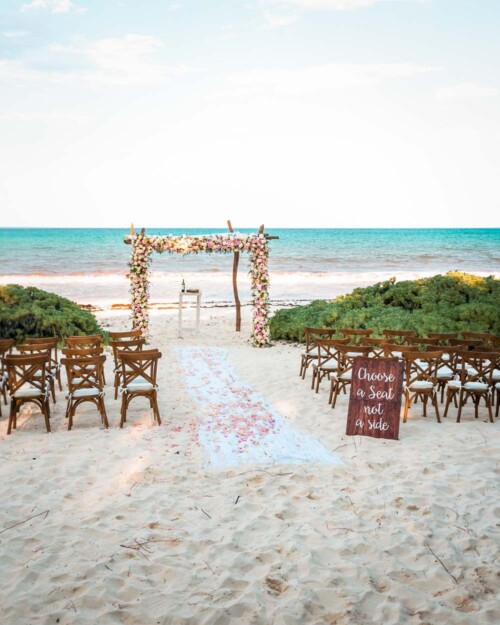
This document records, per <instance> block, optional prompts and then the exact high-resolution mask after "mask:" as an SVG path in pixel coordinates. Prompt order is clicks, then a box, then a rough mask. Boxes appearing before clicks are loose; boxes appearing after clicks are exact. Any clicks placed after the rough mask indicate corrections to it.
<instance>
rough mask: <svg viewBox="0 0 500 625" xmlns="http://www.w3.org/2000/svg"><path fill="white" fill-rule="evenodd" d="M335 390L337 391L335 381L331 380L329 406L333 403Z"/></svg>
mask: <svg viewBox="0 0 500 625" xmlns="http://www.w3.org/2000/svg"><path fill="white" fill-rule="evenodd" d="M334 389H335V380H333V379H331V380H330V394H329V396H328V403H329V404H331V403H332V400H333V392H334Z"/></svg>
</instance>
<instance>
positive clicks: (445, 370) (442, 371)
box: [437, 367, 453, 379]
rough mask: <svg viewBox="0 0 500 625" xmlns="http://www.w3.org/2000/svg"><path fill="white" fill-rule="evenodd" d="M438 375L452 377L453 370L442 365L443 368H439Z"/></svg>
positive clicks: (439, 376)
mask: <svg viewBox="0 0 500 625" xmlns="http://www.w3.org/2000/svg"><path fill="white" fill-rule="evenodd" d="M437 377H438V379H439V378H452V377H453V371H452V370H451V369H450V368H449V367H441V369H438V372H437Z"/></svg>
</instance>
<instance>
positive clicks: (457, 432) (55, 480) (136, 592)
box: [0, 307, 500, 625]
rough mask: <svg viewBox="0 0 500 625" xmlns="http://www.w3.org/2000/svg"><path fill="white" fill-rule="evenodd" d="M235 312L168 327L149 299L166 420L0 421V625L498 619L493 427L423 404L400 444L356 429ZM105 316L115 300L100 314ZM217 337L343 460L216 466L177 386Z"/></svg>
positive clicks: (274, 399) (57, 412) (82, 415)
mask: <svg viewBox="0 0 500 625" xmlns="http://www.w3.org/2000/svg"><path fill="white" fill-rule="evenodd" d="M250 313H251V309H250V308H249V307H245V308H244V309H243V331H242V332H241V334H236V333H235V332H234V331H233V315H234V310H233V309H231V308H228V309H206V310H203V311H202V331H201V334H200V335H198V336H196V335H187V334H186V335H185V336H184V337H183V338H179V337H177V332H176V329H177V317H176V311H172V310H170V311H169V310H162V311H153V313H152V317H151V344H152V345H153V346H155V347H159V348H160V349H161V351H162V353H163V358H162V360H161V361H160V374H159V389H160V390H159V406H160V413H161V417H162V421H163V423H162V425H161V426H160V427H158V426H155V425H153V424H152V416H151V412H150V410H149V407H148V406H147V405H146V402H144V403H141V401H140V400H137V401H136V403H135V406H134V404H133V405H132V409H131V410H130V413H129V417H128V420H127V423H126V424H125V428H124V429H123V430H120V429H118V427H117V425H118V419H119V400H114V399H113V392H112V387H111V386H110V383H111V381H112V359H111V355H108V360H107V363H106V375H107V381H108V386H107V389H106V398H105V401H106V406H107V411H108V417H109V419H110V423H111V428H110V429H109V430H107V431H106V430H104V429H102V428H101V427H100V422H99V418H98V416H97V414H95V413H94V412H93V410H92V408H86V407H82V409H81V411H80V412H79V413H77V416H76V418H75V426H74V429H73V430H72V431H71V432H68V431H67V430H66V421H65V419H64V409H65V405H66V402H65V399H64V394H63V393H59V394H58V401H57V404H56V406H55V407H54V409H53V416H52V428H53V432H52V433H51V434H50V435H48V434H46V433H45V430H44V426H43V419H42V417H41V416H40V415H39V414H37V413H35V412H30V411H29V410H30V409H29V408H25V412H24V413H23V415H22V416H21V417H20V419H19V424H18V430H17V431H14V432H13V434H12V435H11V436H9V437H7V436H6V428H7V419H6V416H5V415H6V413H7V409H4V411H3V415H4V416H3V417H2V419H1V420H0V439H1V440H0V455H1V458H2V467H3V475H2V478H3V479H2V497H1V498H0V519H1V521H0V548H1V552H2V558H1V559H0V580H1V593H0V609H1V613H2V623H3V624H4V625H17V624H22V625H31V624H33V625H34V624H36V625H39V624H40V625H41V624H47V625H48V624H53V623H60V624H61V625H66V624H69V623H72V624H78V625H80V624H81V625H86V624H89V625H90V624H92V625H94V624H97V623H99V625H108V624H115V623H116V624H126V625H135V624H137V625H139V624H141V625H159V624H161V625H163V624H165V625H167V624H168V625H170V624H172V625H177V624H179V625H180V624H182V625H187V624H196V625H198V624H200V625H201V624H206V625H209V624H210V625H211V624H214V625H215V624H218V625H224V624H233V623H234V624H235V623H249V624H250V623H253V624H273V625H301V624H304V623H307V624H316V625H323V624H329V625H333V624H335V625H348V624H349V625H351V624H359V625H361V624H368V623H384V624H385V625H390V624H393V625H399V624H405V623H408V624H415V625H416V624H424V623H425V624H428V625H439V624H443V625H445V624H446V625H450V624H453V625H461V624H464V625H465V624H470V625H476V624H478V623H485V624H486V623H492V624H493V623H498V622H499V620H500V607H499V605H498V600H497V591H496V590H495V589H496V588H498V582H499V578H498V556H499V550H498V545H499V541H498V538H499V524H500V507H499V504H498V478H499V475H498V472H499V465H498V458H499V451H500V430H499V429H498V423H495V424H489V423H487V422H486V414H485V411H484V410H483V411H482V412H481V416H480V418H479V419H478V420H475V419H474V418H473V416H472V415H471V412H470V411H466V412H465V414H464V416H463V419H462V423H460V424H457V423H455V412H454V411H453V410H452V411H451V414H450V415H449V417H448V418H447V419H445V420H444V422H443V423H442V424H438V423H437V422H436V421H435V419H434V418H433V417H432V416H431V417H428V418H423V417H421V416H420V410H419V407H420V406H419V405H417V406H416V407H415V408H414V409H413V411H412V414H411V415H410V418H409V420H408V423H407V424H401V432H400V440H399V441H381V440H376V439H369V438H361V437H355V438H353V437H347V436H346V435H345V423H346V411H347V399H346V396H341V397H340V400H339V403H338V405H337V407H336V409H335V410H332V409H330V408H329V406H328V403H327V385H326V384H325V385H324V386H323V387H322V388H321V390H320V393H319V394H318V395H315V394H314V393H313V392H312V391H311V390H310V384H309V381H308V380H306V381H302V380H301V379H300V378H299V376H298V369H299V354H300V352H301V351H302V347H301V346H299V345H286V344H275V345H274V346H273V347H272V348H271V349H261V350H259V349H255V348H252V347H251V344H250V339H249V335H250ZM98 317H99V320H100V321H101V322H102V323H103V325H104V326H105V327H106V328H107V329H114V330H121V329H127V328H128V327H129V319H128V313H127V312H125V311H116V312H112V313H111V312H109V311H108V312H105V313H99V315H98ZM190 346H198V347H200V348H202V349H212V348H214V347H216V348H221V350H224V353H226V354H227V362H228V365H229V366H231V367H232V368H233V369H234V371H235V372H236V374H237V376H238V377H239V379H240V380H242V381H243V382H244V383H245V384H246V385H247V386H248V387H251V389H253V390H254V391H255V392H256V393H258V394H259V395H260V396H261V397H263V398H264V399H265V400H266V402H268V404H269V405H270V406H272V407H273V410H275V411H276V413H279V415H281V417H282V418H283V420H284V421H285V422H286V424H287V426H289V427H290V428H293V429H294V431H298V432H300V433H302V434H303V435H304V437H306V436H307V437H310V438H311V439H315V440H317V441H320V442H321V443H322V445H323V446H324V447H325V448H326V449H327V450H329V451H330V452H331V453H332V454H334V455H335V457H337V458H338V459H339V460H341V461H342V463H343V464H342V465H339V464H333V463H327V462H321V463H320V462H316V463H315V462H302V463H298V462H290V463H286V462H280V463H276V464H271V463H254V464H252V463H241V464H234V466H225V467H223V468H214V467H213V466H211V465H210V463H209V462H208V460H209V458H208V456H207V451H206V449H205V447H204V445H203V444H202V443H200V436H199V434H200V428H202V425H203V422H204V420H205V419H206V415H204V414H203V410H201V409H200V404H199V403H197V401H196V400H195V398H193V395H192V393H190V392H189V390H188V381H189V380H188V376H187V375H186V369H185V367H184V368H183V367H182V366H181V361H180V356H179V354H180V353H182V350H183V349H184V348H187V347H190Z"/></svg>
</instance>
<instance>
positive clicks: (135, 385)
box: [123, 376, 154, 391]
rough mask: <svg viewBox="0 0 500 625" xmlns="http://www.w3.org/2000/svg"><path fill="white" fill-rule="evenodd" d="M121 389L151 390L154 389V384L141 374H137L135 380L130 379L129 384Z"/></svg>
mask: <svg viewBox="0 0 500 625" xmlns="http://www.w3.org/2000/svg"><path fill="white" fill-rule="evenodd" d="M123 389H124V390H127V391H151V390H152V389H154V386H153V384H151V382H148V381H147V380H146V379H145V378H143V377H142V376H138V377H137V378H135V380H132V382H130V384H127V386H124V387H123Z"/></svg>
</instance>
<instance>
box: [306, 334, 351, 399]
mask: <svg viewBox="0 0 500 625" xmlns="http://www.w3.org/2000/svg"><path fill="white" fill-rule="evenodd" d="M348 342H349V339H348V338H344V339H316V360H315V362H314V363H313V367H312V371H313V373H312V381H311V388H312V389H314V390H315V391H316V393H317V392H318V391H319V385H320V384H321V381H322V380H323V378H324V377H325V376H328V375H330V373H334V372H335V371H336V370H337V365H338V351H337V347H338V346H339V345H345V344H347V343H348Z"/></svg>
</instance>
